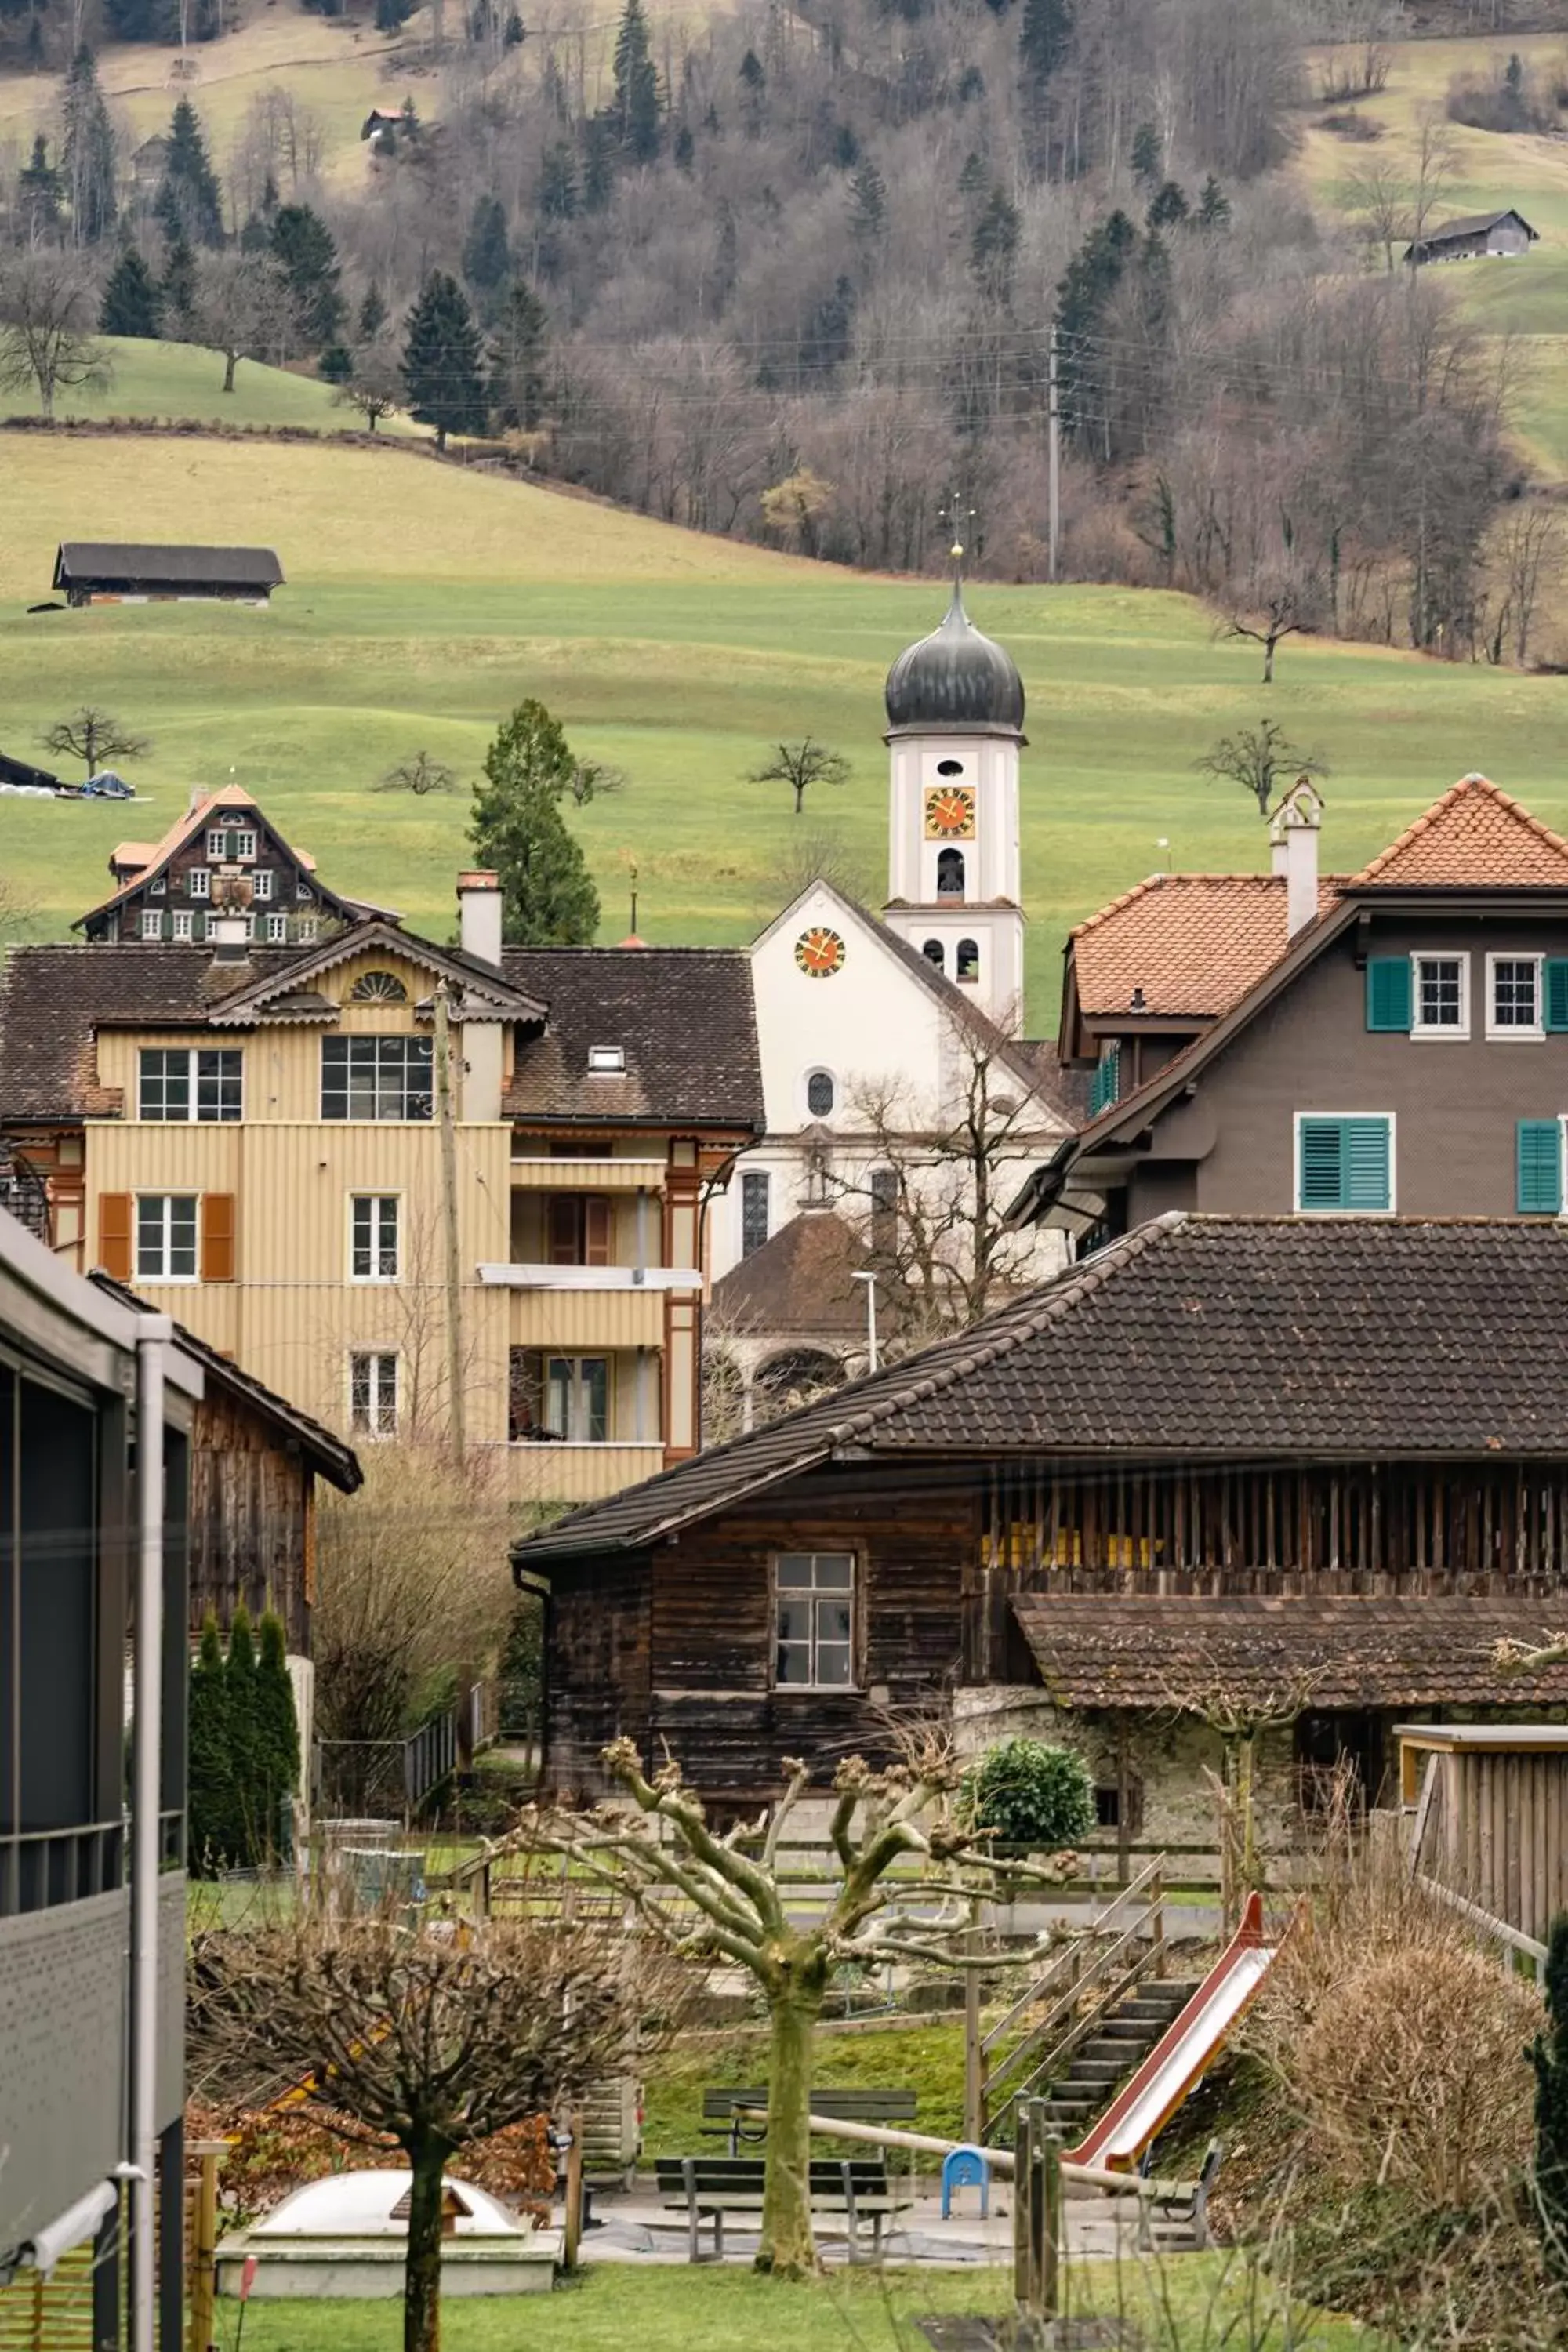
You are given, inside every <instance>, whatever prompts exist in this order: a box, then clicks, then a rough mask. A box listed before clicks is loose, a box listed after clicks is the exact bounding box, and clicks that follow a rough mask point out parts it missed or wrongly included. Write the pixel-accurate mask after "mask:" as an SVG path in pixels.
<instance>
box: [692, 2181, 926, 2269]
mask: <svg viewBox="0 0 1568 2352" xmlns="http://www.w3.org/2000/svg"><path fill="white" fill-rule="evenodd" d="M654 2169H655V2172H656V2173H657V2175H658V2194H659V2201H660V2203H661V2204H662V2205H663V2206H664V2207H665V2209H666V2210H667V2211H669V2212H678V2213H684V2214H685V2216H686V2221H687V2232H688V2240H687V2242H688V2244H689V2248H690V2259H691V2260H692V2261H693V2262H694V2263H700V2262H708V2261H712V2262H722V2261H723V2259H724V2221H725V2217H726V2216H727V2215H735V2216H743V2217H745V2218H746V2219H747V2220H749V2221H752V2222H756V2221H761V2219H762V2211H763V2177H764V2174H765V2171H766V2167H765V2165H764V2163H763V2158H761V2157H760V2156H661V2157H657V2158H655V2159H654ZM809 2191H810V2198H811V2210H812V2211H813V2212H814V2213H834V2214H837V2213H841V2214H842V2215H843V2216H844V2222H845V2235H846V2237H847V2239H848V2241H849V2259H850V2261H851V2262H856V2261H865V2260H869V2261H871V2262H875V2261H876V2260H877V2259H878V2257H879V2254H880V2253H881V2251H882V2229H883V2225H884V2223H885V2222H886V2221H887V2220H888V2217H889V2214H892V2213H897V2212H900V2211H901V2210H903V2206H904V2204H905V2203H907V2201H908V2200H900V2199H896V2198H895V2197H894V2195H893V2192H892V2189H891V2187H890V2186H889V2180H888V2168H887V2166H886V2165H885V2164H884V2163H883V2162H882V2159H881V2158H880V2157H876V2156H874V2157H848V2158H845V2159H844V2160H843V2161H842V2162H840V2161H839V2160H838V2159H837V2158H826V2157H814V2158H812V2161H811V2178H810V2184H809ZM705 2221H708V2222H711V2223H712V2226H713V2252H712V2254H711V2255H707V2254H704V2252H702V2242H701V2231H702V2225H703V2223H704V2222H705ZM863 2222H864V2223H866V2224H868V2227H869V2231H870V2248H869V2252H868V2254H866V2253H862V2252H861V2247H862V2244H863V2240H862V2238H861V2235H860V2230H861V2224H862V2223H863Z"/></svg>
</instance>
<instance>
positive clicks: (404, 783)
mask: <svg viewBox="0 0 1568 2352" xmlns="http://www.w3.org/2000/svg"><path fill="white" fill-rule="evenodd" d="M457 781H458V779H457V774H456V772H455V771H454V770H453V769H451V768H448V766H447V762H446V761H445V760H437V759H433V758H432V757H431V755H430V753H429V752H428V751H425V750H424V749H423V748H422V749H420V750H419V751H415V752H413V753H412V754H411V755H410V757H409V758H407V759H406V760H399V761H398V763H397V765H396V767H395V768H388V770H387V772H386V773H385V775H384V776H381V777H378V778H377V780H376V782H374V784H373V785H372V786H371V790H372V792H374V793H413V794H414V796H415V798H416V800H423V799H424V798H425V795H426V793H449V792H450V791H451V790H452V787H453V785H454V784H455V783H456V782H457Z"/></svg>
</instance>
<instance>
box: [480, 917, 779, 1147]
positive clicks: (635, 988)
mask: <svg viewBox="0 0 1568 2352" xmlns="http://www.w3.org/2000/svg"><path fill="white" fill-rule="evenodd" d="M501 968H502V971H503V972H504V974H505V977H506V978H507V979H508V980H509V981H510V982H512V984H513V985H514V986H515V987H518V988H521V989H522V990H523V991H525V992H526V993H527V994H528V995H530V996H531V997H533V998H535V999H536V1000H537V1001H538V1002H540V1003H544V1004H547V1005H548V1006H549V1008H550V1015H549V1019H548V1022H547V1023H546V1025H545V1030H544V1034H543V1035H542V1036H541V1037H539V1038H537V1039H534V1040H532V1041H531V1042H530V1043H528V1044H526V1045H521V1044H520V1046H519V1051H518V1056H517V1069H516V1074H515V1076H514V1078H513V1082H512V1085H511V1087H510V1090H509V1091H508V1093H507V1096H506V1098H505V1100H504V1102H503V1104H502V1106H501V1107H502V1109H503V1111H504V1112H505V1114H506V1116H507V1117H508V1118H524V1119H531V1118H537V1119H539V1120H541V1121H542V1122H548V1121H550V1120H552V1119H559V1118H570V1119H573V1120H577V1121H580V1120H583V1119H593V1118H603V1119H604V1120H605V1123H606V1124H614V1123H616V1122H617V1121H626V1120H630V1121H636V1122H641V1123H643V1124H647V1125H657V1126H667V1127H680V1126H692V1127H720V1128H729V1129H743V1130H746V1131H748V1132H750V1133H752V1134H756V1135H761V1134H762V1133H763V1129H764V1128H765V1126H766V1124H767V1114H766V1111H765V1109H764V1108H763V1077H762V1065H761V1062H760V1061H759V1058H758V1049H757V1024H756V1013H755V1009H754V1006H753V1003H752V966H751V959H750V958H749V957H748V956H747V955H746V954H745V953H744V952H743V950H740V949H738V948H626V949H620V948H504V949H503V950H501ZM595 1045H619V1046H620V1047H621V1048H622V1050H623V1052H624V1053H625V1055H626V1070H625V1072H624V1074H622V1075H618V1076H604V1075H602V1074H599V1073H591V1072H590V1071H589V1068H588V1055H589V1051H590V1049H591V1048H592V1047H594V1046H595Z"/></svg>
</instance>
